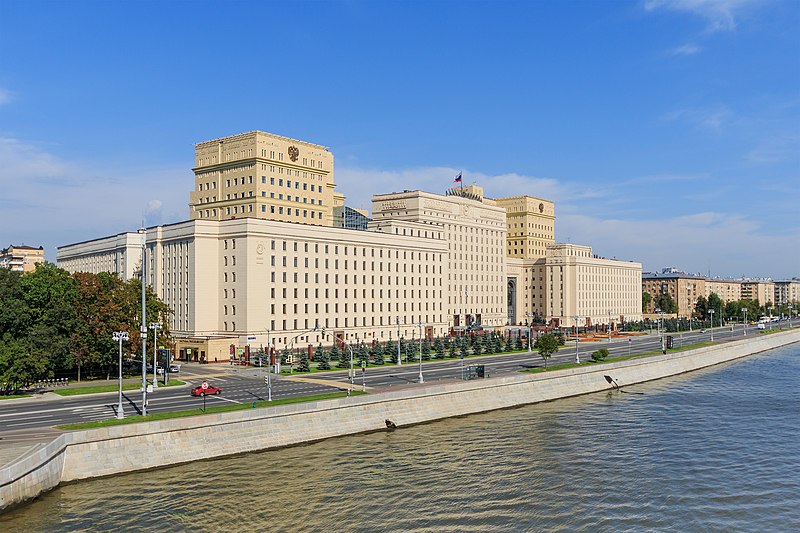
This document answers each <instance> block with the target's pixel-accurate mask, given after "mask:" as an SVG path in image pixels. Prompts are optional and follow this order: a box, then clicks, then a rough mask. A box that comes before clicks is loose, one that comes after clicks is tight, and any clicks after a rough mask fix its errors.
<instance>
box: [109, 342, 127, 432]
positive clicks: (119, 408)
mask: <svg viewBox="0 0 800 533" xmlns="http://www.w3.org/2000/svg"><path fill="white" fill-rule="evenodd" d="M111 338H112V339H114V340H115V341H118V342H119V403H118V404H117V418H119V419H122V418H125V413H123V412H122V341H127V340H128V332H127V331H115V332H114V333H113V334H112V335H111Z"/></svg>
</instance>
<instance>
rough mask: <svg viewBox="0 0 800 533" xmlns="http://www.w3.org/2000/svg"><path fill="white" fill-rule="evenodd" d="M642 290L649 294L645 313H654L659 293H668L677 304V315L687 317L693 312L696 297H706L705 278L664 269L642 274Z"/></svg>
mask: <svg viewBox="0 0 800 533" xmlns="http://www.w3.org/2000/svg"><path fill="white" fill-rule="evenodd" d="M642 292H646V293H648V294H650V297H651V298H650V303H649V304H648V305H647V307H646V308H645V309H644V313H645V314H655V312H656V307H657V304H656V301H657V299H658V296H659V295H662V294H666V295H669V296H670V297H671V298H672V300H673V301H674V302H675V304H676V305H677V311H678V312H677V315H678V316H679V317H684V318H688V317H690V316H692V313H694V309H695V307H696V306H697V299H698V298H699V297H700V296H703V297H706V292H707V291H706V279H705V278H704V277H702V276H697V275H694V274H687V273H685V272H677V271H675V270H674V269H665V270H664V271H663V272H661V273H652V272H647V273H644V274H642Z"/></svg>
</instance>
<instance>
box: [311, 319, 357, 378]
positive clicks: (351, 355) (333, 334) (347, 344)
mask: <svg viewBox="0 0 800 533" xmlns="http://www.w3.org/2000/svg"><path fill="white" fill-rule="evenodd" d="M316 329H317V328H314V329H313V330H311V331H316ZM322 335H323V336H325V328H322ZM331 336H332V337H333V340H334V342H335V341H336V340H337V339H338V340H339V341H341V342H342V344H344V345H345V346H347V349H348V350H350V388H351V389H352V388H353V379H354V376H353V347H352V346H350V343H349V342H347V341H346V340H344V339H343V338H342V337H340V336H339V335H337V334H336V333H334V332H331Z"/></svg>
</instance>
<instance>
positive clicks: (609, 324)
mask: <svg viewBox="0 0 800 533" xmlns="http://www.w3.org/2000/svg"><path fill="white" fill-rule="evenodd" d="M608 344H611V309H609V310H608Z"/></svg>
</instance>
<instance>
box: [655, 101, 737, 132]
mask: <svg viewBox="0 0 800 533" xmlns="http://www.w3.org/2000/svg"><path fill="white" fill-rule="evenodd" d="M663 118H664V120H666V121H668V122H672V121H676V120H682V121H684V122H687V123H689V124H692V125H693V126H695V127H696V128H699V129H705V130H712V131H715V132H719V131H721V130H722V126H723V125H725V124H726V123H728V122H730V121H731V120H732V119H733V118H734V114H733V112H732V111H731V110H730V109H728V108H726V107H724V106H717V107H714V108H709V109H678V110H676V111H671V112H669V113H667V114H666V115H664V117H663Z"/></svg>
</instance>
